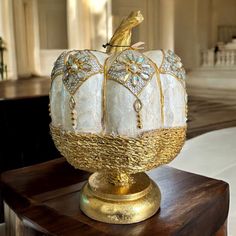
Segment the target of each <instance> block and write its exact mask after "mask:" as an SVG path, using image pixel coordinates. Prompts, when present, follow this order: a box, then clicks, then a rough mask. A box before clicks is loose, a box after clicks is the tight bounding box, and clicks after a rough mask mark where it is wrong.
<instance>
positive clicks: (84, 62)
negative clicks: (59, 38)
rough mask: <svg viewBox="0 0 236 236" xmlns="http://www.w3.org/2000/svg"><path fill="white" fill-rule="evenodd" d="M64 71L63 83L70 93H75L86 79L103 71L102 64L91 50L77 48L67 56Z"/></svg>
mask: <svg viewBox="0 0 236 236" xmlns="http://www.w3.org/2000/svg"><path fill="white" fill-rule="evenodd" d="M63 72H64V76H63V79H62V80H63V84H64V86H65V87H66V89H67V90H68V91H69V93H70V94H74V93H75V92H76V91H77V89H78V88H79V87H80V86H81V85H82V83H83V82H84V81H85V80H87V79H88V78H89V77H91V76H92V75H94V74H97V73H102V66H101V65H100V64H99V62H98V60H97V58H96V57H95V56H94V55H93V54H92V53H90V52H89V51H79V50H76V51H73V52H72V53H69V54H68V55H67V58H65V61H64V67H63Z"/></svg>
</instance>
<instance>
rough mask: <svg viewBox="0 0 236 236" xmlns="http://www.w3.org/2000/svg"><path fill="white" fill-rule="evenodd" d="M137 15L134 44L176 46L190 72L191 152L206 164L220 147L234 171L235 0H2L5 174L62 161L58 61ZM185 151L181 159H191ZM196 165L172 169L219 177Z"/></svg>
mask: <svg viewBox="0 0 236 236" xmlns="http://www.w3.org/2000/svg"><path fill="white" fill-rule="evenodd" d="M133 10H141V12H142V14H143V15H144V18H145V20H144V22H143V23H142V24H141V26H140V27H138V28H136V29H134V32H133V42H134V43H135V42H139V41H144V42H145V50H152V49H172V50H174V51H175V53H176V54H178V55H179V56H180V57H181V59H182V62H183V64H184V66H185V68H186V71H187V79H186V83H187V91H188V95H189V121H188V133H187V139H190V138H193V139H191V140H189V141H191V142H190V144H188V142H189V141H187V144H186V145H187V147H188V145H190V146H191V153H193V152H194V153H195V154H194V155H195V156H196V158H197V156H199V155H201V157H202V158H204V155H205V157H206V158H209V160H211V158H212V159H214V158H215V155H219V148H220V150H221V151H220V155H222V158H218V159H217V160H218V161H222V165H220V166H221V168H222V169H224V170H225V173H226V172H227V173H229V171H231V172H232V173H233V172H234V173H235V169H234V168H235V166H236V161H235V159H236V157H235V156H236V153H235V152H236V150H235V146H236V145H235V144H236V141H235V142H233V140H236V134H235V133H236V132H235V131H236V129H235V128H230V127H233V126H235V125H236V14H235V12H236V1H235V0H0V37H1V39H0V132H1V135H0V172H3V171H6V170H9V169H14V168H19V167H23V166H28V165H32V164H35V163H39V162H43V161H47V160H50V159H53V158H56V157H59V156H60V154H59V153H58V152H57V150H56V149H55V147H54V145H53V143H52V141H51V138H50V135H49V128H48V124H49V122H50V119H49V115H48V92H49V86H50V72H51V69H52V65H53V62H54V61H55V60H56V58H57V56H58V55H59V54H60V53H61V52H62V51H64V50H66V49H72V48H75V49H97V50H104V49H103V48H102V44H105V43H107V42H108V41H109V39H110V37H111V36H112V33H113V32H114V29H115V28H116V27H117V26H118V24H119V22H120V21H121V20H122V18H124V17H125V16H127V15H128V14H129V13H130V11H133ZM223 128H228V129H224V130H221V131H222V132H221V131H215V132H213V133H211V134H210V135H211V136H210V137H213V138H208V136H206V137H205V136H204V135H202V134H204V133H208V132H210V131H214V130H220V129H223ZM199 135H201V136H199ZM206 135H208V134H206ZM196 136H199V137H197V138H194V137H196ZM201 137H202V138H201ZM214 137H215V138H214ZM201 139H202V140H203V141H202V146H201ZM194 140H196V143H198V144H197V145H194ZM208 140H212V141H209V143H207V142H208ZM227 140H228V141H227ZM229 141H231V142H232V144H229ZM226 142H227V143H226ZM199 143H200V144H199ZM203 144H204V145H203ZM209 145H211V152H210V151H209V150H208V149H207V147H208V146H209ZM214 148H215V149H214ZM185 149H186V148H185ZM185 149H184V150H183V152H182V154H181V155H182V156H183V160H184V158H185V156H188V157H189V158H191V156H190V155H191V153H188V150H187V151H185ZM213 149H214V151H212V150H213ZM199 150H201V152H200V151H199ZM202 150H205V152H203V151H202ZM222 150H223V151H222ZM185 153H186V154H185ZM222 153H223V154H224V155H223V154H222ZM227 157H229V158H231V159H232V161H231V162H230V164H229V163H227V164H225V163H226V162H225V159H227ZM234 157H235V158H234ZM199 162H200V161H199ZM196 163H198V162H197V161H196V162H195V163H194V165H195V169H191V163H189V166H184V167H183V165H182V164H181V163H179V162H177V163H176V164H175V162H174V164H173V166H175V165H176V166H177V167H178V168H180V169H181V168H183V169H186V170H191V171H193V172H200V173H201V174H204V175H211V176H212V177H215V176H216V177H217V175H216V173H217V174H219V171H218V170H217V171H218V172H217V171H215V172H214V173H213V172H212V173H207V171H206V172H203V173H202V172H201V171H199V168H201V167H200V166H201V163H199V166H198V164H196ZM232 163H233V164H232ZM204 165H206V164H204ZM209 165H211V166H212V165H214V161H212V162H211V163H210V164H209ZM224 165H227V166H224ZM232 166H234V168H233V167H232ZM232 168H233V169H232ZM231 172H230V173H231ZM220 173H221V172H220ZM214 174H215V175H214ZM221 174H222V173H221ZM219 178H223V179H225V180H226V181H228V182H231V181H233V180H232V179H234V181H235V179H236V177H235V175H233V176H231V177H229V179H227V178H228V177H226V176H224V174H223V177H222V175H221V176H220V177H219ZM235 185H236V184H235ZM234 217H235V218H234V219H236V215H234ZM235 231H236V229H235Z"/></svg>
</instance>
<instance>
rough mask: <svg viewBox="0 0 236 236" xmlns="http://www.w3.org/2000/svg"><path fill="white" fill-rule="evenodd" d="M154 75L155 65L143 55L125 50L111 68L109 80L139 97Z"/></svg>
mask: <svg viewBox="0 0 236 236" xmlns="http://www.w3.org/2000/svg"><path fill="white" fill-rule="evenodd" d="M154 73H155V69H154V68H153V65H152V64H151V62H150V60H149V59H148V58H147V57H145V56H144V55H143V54H142V53H140V52H138V51H134V50H125V51H123V52H122V53H121V54H120V55H119V56H118V57H117V58H116V60H115V62H114V63H113V64H112V66H111V67H110V69H109V71H108V79H111V80H114V81H116V82H118V83H121V84H122V85H124V86H125V87H126V88H127V89H129V90H130V91H131V92H132V93H133V94H134V95H135V96H138V95H139V94H140V93H141V91H142V90H143V88H144V87H145V86H146V85H147V83H148V82H149V81H150V80H151V78H152V76H153V74H154Z"/></svg>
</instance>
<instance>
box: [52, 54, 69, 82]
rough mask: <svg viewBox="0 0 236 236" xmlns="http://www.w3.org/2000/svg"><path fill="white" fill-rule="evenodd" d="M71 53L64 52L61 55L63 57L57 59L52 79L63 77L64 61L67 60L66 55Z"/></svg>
mask: <svg viewBox="0 0 236 236" xmlns="http://www.w3.org/2000/svg"><path fill="white" fill-rule="evenodd" d="M68 53H70V51H64V52H63V53H61V55H60V56H59V57H58V58H57V60H56V61H55V62H54V66H53V69H52V73H51V78H52V79H54V78H56V77H57V76H58V75H61V74H62V72H63V68H64V60H65V56H66V54H68Z"/></svg>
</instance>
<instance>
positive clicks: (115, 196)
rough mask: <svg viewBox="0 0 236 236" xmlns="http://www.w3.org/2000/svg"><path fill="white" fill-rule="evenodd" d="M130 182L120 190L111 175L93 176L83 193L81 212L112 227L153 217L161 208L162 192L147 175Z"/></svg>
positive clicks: (120, 187) (141, 175)
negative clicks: (111, 179) (110, 179)
mask: <svg viewBox="0 0 236 236" xmlns="http://www.w3.org/2000/svg"><path fill="white" fill-rule="evenodd" d="M129 178H130V181H129V184H127V185H125V186H117V185H114V184H112V183H110V182H109V176H107V175H104V174H102V173H98V172H96V173H94V174H92V175H91V176H90V178H89V180H88V183H86V184H85V185H84V187H83V189H82V191H81V197H80V208H81V210H82V211H83V212H84V213H85V214H86V215H87V216H88V217H90V218H92V219H94V220H97V221H101V222H105V223H111V224H131V223H136V222H140V221H143V220H146V219H148V218H149V217H151V216H153V215H154V214H155V213H156V212H157V211H158V209H159V207H160V201H161V192H160V189H159V188H158V186H157V185H156V184H155V183H154V182H153V181H152V180H151V179H150V178H149V177H148V176H147V175H146V174H145V173H137V174H133V175H131V176H129Z"/></svg>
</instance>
